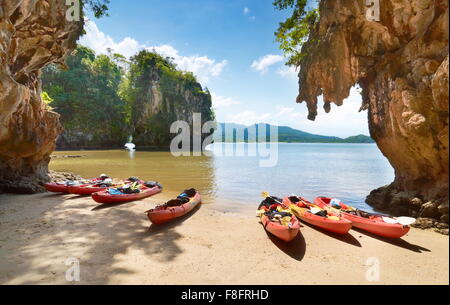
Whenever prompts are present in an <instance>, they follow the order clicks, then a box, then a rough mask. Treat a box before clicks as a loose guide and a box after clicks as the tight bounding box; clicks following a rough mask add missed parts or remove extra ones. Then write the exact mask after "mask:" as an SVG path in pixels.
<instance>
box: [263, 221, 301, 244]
mask: <svg viewBox="0 0 450 305" xmlns="http://www.w3.org/2000/svg"><path fill="white" fill-rule="evenodd" d="M261 222H262V224H263V226H264V229H266V231H267V232H269V233H270V234H272V235H274V236H276V237H278V238H279V239H281V240H282V241H285V242H291V241H292V240H294V238H295V237H297V235H298V233H299V232H300V221H298V219H297V218H296V217H295V216H294V215H292V218H291V223H290V225H289V227H287V226H284V225H282V224H281V223H278V222H273V221H271V220H270V219H269V217H267V216H266V215H262V216H261Z"/></svg>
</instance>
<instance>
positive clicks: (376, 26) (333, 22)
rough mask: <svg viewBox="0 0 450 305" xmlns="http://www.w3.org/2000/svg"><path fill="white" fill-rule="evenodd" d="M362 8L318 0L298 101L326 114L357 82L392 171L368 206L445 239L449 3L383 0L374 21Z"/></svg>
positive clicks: (350, 0) (349, 1) (348, 0)
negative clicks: (435, 230)
mask: <svg viewBox="0 0 450 305" xmlns="http://www.w3.org/2000/svg"><path fill="white" fill-rule="evenodd" d="M364 3H365V1H355V0H322V1H321V2H320V7H319V9H320V15H321V18H320V21H319V22H318V24H317V26H316V27H315V28H314V30H313V31H312V33H311V35H310V38H309V40H308V42H307V43H306V44H304V46H303V49H302V52H303V53H305V54H306V56H305V57H304V58H303V59H302V61H301V63H300V73H299V85H300V90H299V95H298V98H297V102H298V103H301V102H306V103H307V105H308V109H309V119H312V120H314V118H315V117H316V115H317V106H318V105H317V97H318V96H320V95H322V94H323V97H324V103H325V104H324V108H325V110H326V111H327V112H329V111H330V108H331V107H330V105H331V103H335V104H336V105H338V106H339V105H342V103H343V100H344V99H345V98H346V97H348V95H349V91H350V89H351V87H353V86H354V85H356V84H358V85H359V86H360V87H361V89H362V97H363V104H362V110H368V119H369V129H370V133H371V136H372V138H373V139H374V140H375V141H376V143H377V145H378V147H379V148H380V150H381V151H382V153H383V154H384V155H385V156H386V157H387V159H388V160H389V162H390V163H391V165H392V166H393V168H394V169H395V181H394V182H393V183H392V184H391V185H389V186H385V187H382V188H380V189H378V190H375V191H373V192H372V193H371V194H370V195H369V196H368V198H367V202H368V203H369V204H371V205H373V206H374V207H375V208H377V209H379V210H383V211H389V212H391V213H393V214H395V215H400V214H402V215H405V214H407V215H412V216H414V217H419V218H421V219H419V221H418V226H422V227H433V226H434V227H437V228H438V229H441V230H443V231H444V232H445V230H446V232H447V234H448V188H449V187H448V184H449V181H448V178H449V177H448V166H449V163H448V153H449V152H448V106H449V104H448V61H449V51H448V34H449V28H448V17H449V16H448V0H383V1H380V20H379V21H370V20H368V19H367V18H366V10H367V8H366V7H365V4H364Z"/></svg>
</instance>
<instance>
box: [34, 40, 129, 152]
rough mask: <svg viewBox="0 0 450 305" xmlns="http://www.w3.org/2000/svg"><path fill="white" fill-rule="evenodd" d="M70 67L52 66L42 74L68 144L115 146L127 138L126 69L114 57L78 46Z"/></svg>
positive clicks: (61, 144) (68, 145) (62, 139)
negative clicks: (122, 92) (121, 89)
mask: <svg viewBox="0 0 450 305" xmlns="http://www.w3.org/2000/svg"><path fill="white" fill-rule="evenodd" d="M66 63H67V66H68V69H60V68H59V67H57V66H55V65H50V66H48V67H47V68H45V69H44V72H43V75H42V83H43V89H44V91H45V92H46V93H48V95H49V97H50V98H51V99H52V102H51V103H50V106H51V107H52V108H53V109H54V111H56V112H58V113H59V114H60V115H61V123H62V124H63V126H64V129H65V131H64V133H63V135H62V136H61V137H60V139H59V145H60V146H64V147H86V146H91V145H93V146H114V145H115V144H116V142H117V139H123V138H124V137H126V131H127V128H126V124H125V116H126V107H125V106H126V104H125V102H124V101H123V100H122V99H121V98H120V97H119V95H118V89H119V85H120V83H121V81H122V76H123V74H124V71H123V69H122V68H120V67H119V66H118V64H117V63H116V62H115V61H114V57H109V56H106V55H98V56H96V55H95V53H94V52H93V51H92V50H90V49H88V48H86V47H82V46H80V47H78V48H77V50H76V52H75V53H74V54H73V55H72V56H70V57H69V58H68V59H67V62H66Z"/></svg>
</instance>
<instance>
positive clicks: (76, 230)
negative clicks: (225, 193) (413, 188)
mask: <svg viewBox="0 0 450 305" xmlns="http://www.w3.org/2000/svg"><path fill="white" fill-rule="evenodd" d="M167 196H168V194H164V193H161V194H159V195H156V196H154V197H152V198H150V199H147V200H142V201H137V202H131V203H127V204H122V205H116V206H99V205H97V204H96V203H95V202H93V201H92V200H91V199H90V197H79V196H73V195H58V194H50V193H44V194H37V195H6V194H3V195H0V229H1V232H0V257H1V258H2V260H0V284H279V285H282V284H286V283H287V282H286V281H289V282H288V283H289V284H363V285H365V284H367V285H371V284H446V285H447V284H448V282H449V274H448V266H449V261H448V255H449V248H448V242H449V239H448V236H444V235H440V234H436V233H434V232H432V231H423V230H419V229H414V228H413V229H411V232H410V233H409V234H408V235H407V236H405V237H404V238H403V239H401V240H386V239H384V238H380V237H376V236H372V235H369V234H366V233H364V232H360V231H355V230H351V231H350V233H351V234H349V235H348V236H343V237H336V236H334V235H331V234H328V233H325V232H322V231H319V230H317V229H315V228H313V227H310V226H308V225H306V224H302V228H301V234H300V235H299V236H298V238H297V239H296V240H295V241H294V242H293V243H291V244H287V245H286V244H284V243H282V242H279V241H278V240H277V239H275V238H273V237H272V236H270V235H268V234H267V233H266V232H265V231H264V229H263V228H262V226H261V225H260V224H259V223H258V219H257V218H256V217H254V215H253V214H247V213H222V212H219V211H217V210H215V209H214V202H210V203H205V204H203V205H202V206H201V207H200V208H199V209H197V210H195V211H194V212H193V213H191V214H189V215H187V216H185V217H182V218H181V219H178V220H175V221H174V222H172V223H169V224H167V225H163V226H160V227H156V226H151V225H150V222H149V220H148V219H147V217H146V215H145V213H144V212H145V211H146V210H148V209H150V208H153V207H154V206H155V205H156V204H157V203H160V202H162V201H165V200H167V199H168V198H167ZM68 258H78V259H79V260H80V268H81V269H80V270H81V281H80V282H75V283H71V282H67V281H66V279H65V272H66V271H67V269H68V267H67V266H66V264H65V263H66V260H67V259H68ZM371 258H376V259H378V260H379V263H380V281H379V282H370V281H367V279H366V273H367V270H368V268H369V267H368V266H366V263H367V262H368V260H369V259H371ZM263 274H266V275H267V276H262V275H263ZM292 274H295V277H292ZM312 275H314V276H312Z"/></svg>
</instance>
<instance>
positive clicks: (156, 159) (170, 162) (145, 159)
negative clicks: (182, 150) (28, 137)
mask: <svg viewBox="0 0 450 305" xmlns="http://www.w3.org/2000/svg"><path fill="white" fill-rule="evenodd" d="M54 154H55V155H60V156H64V155H68V154H70V155H81V156H83V157H82V158H54V159H52V161H51V163H50V168H51V169H52V170H56V171H67V172H74V173H77V174H79V175H81V176H83V177H88V178H90V177H96V176H98V175H99V174H100V173H103V172H104V173H106V174H108V175H110V176H111V177H115V178H128V177H131V176H136V177H139V178H141V179H144V180H147V181H158V182H161V183H162V185H163V186H164V192H165V193H167V194H169V195H171V196H176V195H177V194H179V193H180V192H181V191H183V190H184V189H186V188H190V187H195V188H197V189H198V190H199V191H200V192H201V194H202V195H203V196H204V197H205V199H207V198H210V197H211V195H212V194H213V192H214V190H215V187H214V181H215V178H214V162H213V161H212V158H211V157H206V156H202V157H192V158H175V157H173V156H172V155H171V154H170V152H143V151H135V152H130V151H126V150H112V151H78V152H73V151H71V152H70V153H68V152H55V153H54Z"/></svg>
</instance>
